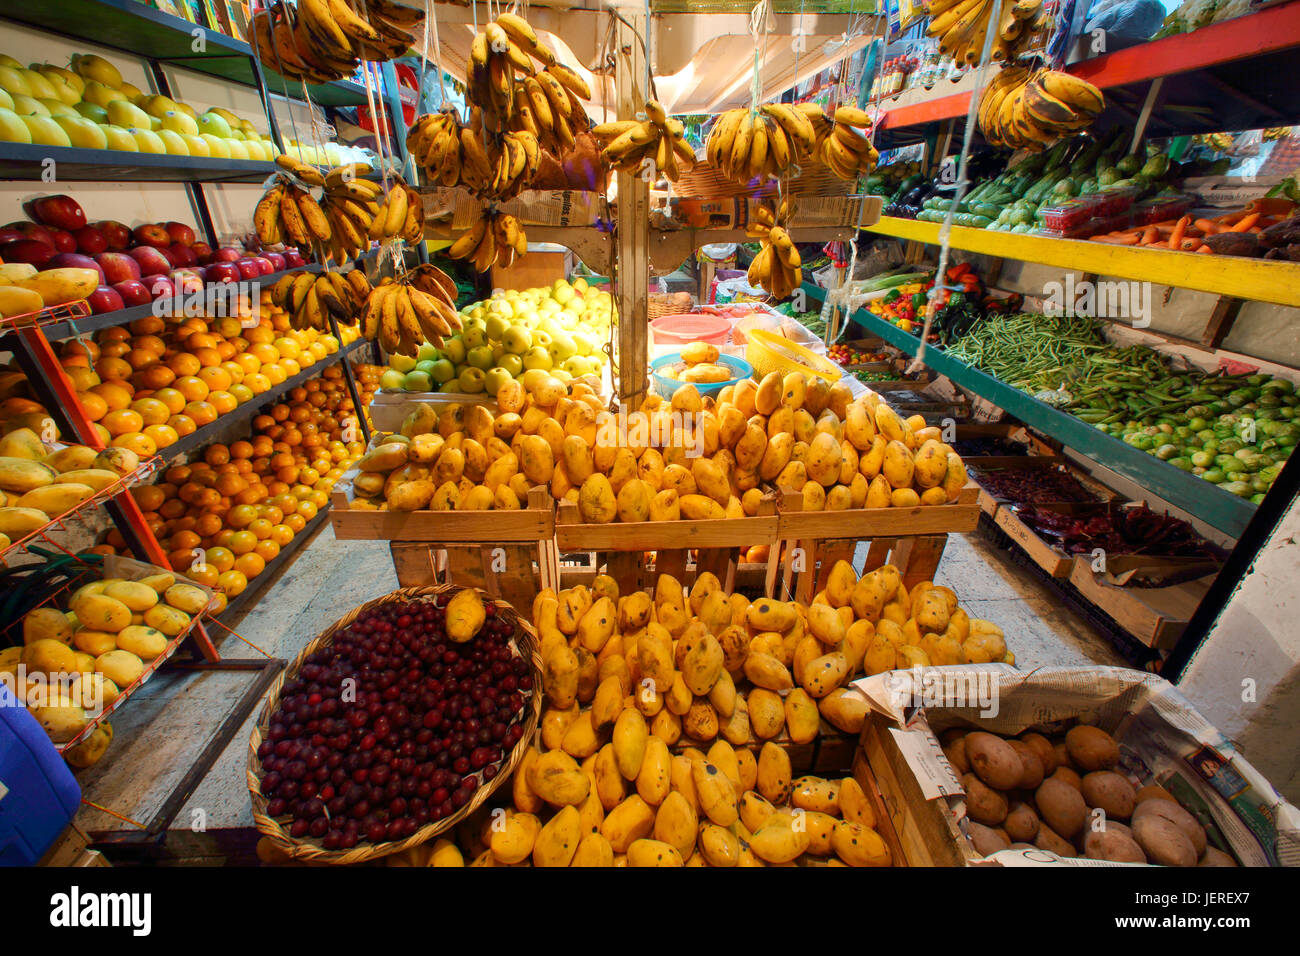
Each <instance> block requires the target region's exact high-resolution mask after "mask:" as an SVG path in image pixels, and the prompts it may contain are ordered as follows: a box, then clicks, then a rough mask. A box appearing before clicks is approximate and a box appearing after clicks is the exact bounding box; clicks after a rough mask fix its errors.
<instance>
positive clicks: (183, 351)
mask: <svg viewBox="0 0 1300 956" xmlns="http://www.w3.org/2000/svg"><path fill="white" fill-rule="evenodd" d="M348 332H349V333H350V334H351V335H352V336H355V331H354V330H348ZM345 337H346V336H345ZM339 347H340V343H339V341H338V340H337V339H336V338H335V337H334V336H332V335H326V334H322V333H320V332H318V331H317V330H315V329H304V330H295V329H291V328H290V327H289V316H288V313H286V312H284V311H283V310H281V309H278V308H276V307H275V306H274V305H272V304H271V302H270V300H269V297H268V296H266V295H264V296H263V299H262V304H261V308H260V310H259V314H258V317H257V324H256V325H254V326H252V327H250V328H245V327H244V320H243V319H241V318H239V317H224V318H201V317H192V318H173V317H170V316H169V317H166V318H160V317H157V316H152V315H149V316H145V317H144V318H141V319H137V320H135V321H134V322H132V323H130V324H129V325H127V326H116V327H113V328H107V329H102V330H100V332H99V333H97V334H96V336H95V340H94V341H78V340H70V341H68V342H66V343H64V345H63V347H62V349H61V352H60V356H59V361H60V363H61V364H62V365H63V369H64V371H65V373H66V374H67V376H68V378H69V380H70V381H71V383H72V386H73V388H74V389H75V390H76V392H77V397H78V398H79V399H80V400H81V405H82V408H83V409H84V410H85V412H86V416H87V417H88V418H89V419H90V420H91V421H92V422H94V424H95V428H96V430H97V431H99V433H100V436H101V437H102V438H103V440H104V442H105V443H106V444H110V445H119V446H121V447H123V448H130V449H131V450H132V451H134V452H135V453H136V454H138V455H140V456H141V457H142V458H143V457H148V456H149V455H152V454H154V453H155V452H156V451H157V450H158V449H160V448H166V447H167V446H168V445H172V444H174V443H175V442H177V441H178V440H179V439H181V438H183V437H184V436H186V435H189V434H191V433H192V432H194V431H195V430H196V429H198V428H202V427H203V426H204V425H208V424H211V423H212V422H214V421H216V419H217V418H218V417H220V416H221V415H224V414H226V413H227V412H229V411H231V410H232V409H234V408H235V407H237V406H239V405H242V404H244V403H245V402H248V401H251V400H252V399H253V398H254V397H256V396H258V395H261V394H262V393H264V392H266V391H268V390H269V389H271V388H273V387H275V386H276V385H279V384H281V383H283V382H284V381H285V380H286V379H289V378H291V377H293V376H294V375H297V374H298V373H299V372H301V371H302V369H303V368H306V367H308V366H311V365H314V364H315V363H317V362H319V361H320V360H321V359H323V358H325V357H326V356H327V355H332V354H333V353H335V352H337V351H338V350H339Z"/></svg>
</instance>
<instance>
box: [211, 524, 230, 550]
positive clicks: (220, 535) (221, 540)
mask: <svg viewBox="0 0 1300 956" xmlns="http://www.w3.org/2000/svg"><path fill="white" fill-rule="evenodd" d="M234 536H235V532H234V530H232V529H231V528H222V529H221V530H220V531H218V532H217V533H216V534H214V535H213V536H212V543H213V544H215V545H216V546H217V547H219V548H229V547H230V539H231V538H233V537H234Z"/></svg>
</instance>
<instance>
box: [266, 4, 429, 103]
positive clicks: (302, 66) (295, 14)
mask: <svg viewBox="0 0 1300 956" xmlns="http://www.w3.org/2000/svg"><path fill="white" fill-rule="evenodd" d="M423 23H424V11H423V10H416V9H412V8H411V7H403V6H399V5H398V4H396V3H393V2H392V0H364V4H363V3H362V2H361V0H298V2H297V5H296V6H290V5H289V4H287V3H284V2H277V3H273V4H271V6H270V7H269V8H268V9H266V10H259V11H258V12H257V13H255V14H254V15H253V21H252V27H253V29H252V31H251V34H252V41H253V42H252V46H253V52H254V54H255V55H256V56H257V59H258V62H260V63H261V64H262V66H264V67H266V68H267V69H269V70H274V71H275V72H276V73H279V74H281V75H282V76H285V77H287V78H289V79H291V80H302V81H306V82H310V83H326V82H329V81H330V80H343V79H347V78H349V77H351V76H352V75H353V74H354V73H355V72H356V69H357V66H358V65H360V61H361V60H372V61H375V62H381V61H384V60H392V59H394V58H396V57H399V56H402V55H403V54H404V53H406V51H407V50H408V49H410V47H411V45H412V44H413V43H414V42H415V34H414V32H409V31H414V30H416V29H417V28H419V27H420V25H421V24H423Z"/></svg>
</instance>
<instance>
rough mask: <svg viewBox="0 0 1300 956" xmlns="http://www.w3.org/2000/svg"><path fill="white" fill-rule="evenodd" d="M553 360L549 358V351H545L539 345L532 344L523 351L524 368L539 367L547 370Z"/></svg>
mask: <svg viewBox="0 0 1300 956" xmlns="http://www.w3.org/2000/svg"><path fill="white" fill-rule="evenodd" d="M554 364H555V362H554V361H553V360H552V359H551V353H550V352H548V351H546V349H544V348H542V347H541V346H540V345H534V346H533V347H532V348H530V349H529V350H528V351H527V352H525V353H524V368H529V369H532V368H540V369H543V370H549V369H550V368H551V366H553V365H554Z"/></svg>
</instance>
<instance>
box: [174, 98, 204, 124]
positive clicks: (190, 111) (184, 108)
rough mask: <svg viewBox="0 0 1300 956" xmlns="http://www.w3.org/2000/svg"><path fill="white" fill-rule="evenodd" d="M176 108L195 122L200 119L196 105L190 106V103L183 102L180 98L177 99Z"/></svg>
mask: <svg viewBox="0 0 1300 956" xmlns="http://www.w3.org/2000/svg"><path fill="white" fill-rule="evenodd" d="M176 108H177V109H178V110H180V111H181V112H182V113H184V114H185V115H186V116H188V117H189V118H190V119H192V120H194V121H195V122H197V121H198V118H199V114H198V113H197V112H196V111H195V109H194V107H192V106H190V104H189V103H182V102H181V101H180V100H177V101H176Z"/></svg>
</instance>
